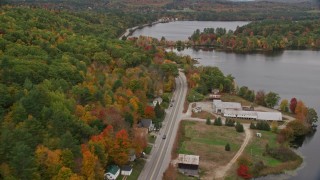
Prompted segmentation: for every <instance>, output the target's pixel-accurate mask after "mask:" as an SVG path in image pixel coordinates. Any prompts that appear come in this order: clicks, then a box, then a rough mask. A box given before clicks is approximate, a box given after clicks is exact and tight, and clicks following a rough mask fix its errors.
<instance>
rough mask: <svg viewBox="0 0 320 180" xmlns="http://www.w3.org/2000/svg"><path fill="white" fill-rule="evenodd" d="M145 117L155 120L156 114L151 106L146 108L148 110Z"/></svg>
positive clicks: (145, 111)
mask: <svg viewBox="0 0 320 180" xmlns="http://www.w3.org/2000/svg"><path fill="white" fill-rule="evenodd" d="M144 116H145V117H146V118H150V119H153V118H155V112H154V109H153V107H151V106H146V108H145V109H144Z"/></svg>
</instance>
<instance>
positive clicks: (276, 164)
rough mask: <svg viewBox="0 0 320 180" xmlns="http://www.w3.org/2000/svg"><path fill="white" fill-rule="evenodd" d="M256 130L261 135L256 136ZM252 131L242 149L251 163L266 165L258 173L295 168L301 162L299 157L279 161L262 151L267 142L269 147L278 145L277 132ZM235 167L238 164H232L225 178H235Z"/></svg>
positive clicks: (265, 173)
mask: <svg viewBox="0 0 320 180" xmlns="http://www.w3.org/2000/svg"><path fill="white" fill-rule="evenodd" d="M256 132H260V133H261V134H262V137H261V138H259V137H256V136H255V134H256ZM252 133H253V135H254V136H253V137H252V139H251V141H250V142H249V144H248V145H247V147H246V149H245V151H244V155H246V156H247V157H250V159H251V160H252V164H255V163H257V162H259V161H262V162H263V163H264V165H265V166H268V167H266V168H264V169H263V170H262V171H261V172H260V175H267V174H277V173H281V172H282V171H283V170H285V169H295V168H297V167H298V166H299V165H300V164H301V163H302V160H301V159H298V160H296V161H289V162H281V161H279V160H277V159H275V158H273V157H271V156H269V155H266V154H265V153H264V152H265V147H266V144H268V145H269V147H277V146H279V145H278V144H277V141H276V138H277V134H275V133H272V132H270V131H258V130H252ZM237 168H238V165H237V164H234V165H233V166H232V168H231V169H230V170H229V171H228V172H227V176H226V178H225V179H227V180H229V179H230V180H231V179H232V180H233V179H237V178H238V177H237V173H236V171H237Z"/></svg>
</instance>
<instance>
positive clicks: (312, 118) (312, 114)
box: [306, 108, 318, 124]
mask: <svg viewBox="0 0 320 180" xmlns="http://www.w3.org/2000/svg"><path fill="white" fill-rule="evenodd" d="M306 122H307V123H309V124H315V123H316V122H318V114H317V112H316V111H315V110H314V109H313V108H308V111H307V116H306Z"/></svg>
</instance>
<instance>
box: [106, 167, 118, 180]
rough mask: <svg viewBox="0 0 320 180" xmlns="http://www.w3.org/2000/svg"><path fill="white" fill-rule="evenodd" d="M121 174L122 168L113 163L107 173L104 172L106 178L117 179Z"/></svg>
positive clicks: (107, 179)
mask: <svg viewBox="0 0 320 180" xmlns="http://www.w3.org/2000/svg"><path fill="white" fill-rule="evenodd" d="M119 175H120V168H119V166H116V165H111V166H109V167H108V170H107V173H105V174H104V179H106V180H115V179H117V177H118V176H119Z"/></svg>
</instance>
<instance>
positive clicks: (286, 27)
mask: <svg viewBox="0 0 320 180" xmlns="http://www.w3.org/2000/svg"><path fill="white" fill-rule="evenodd" d="M189 40H190V44H191V45H193V46H206V47H214V48H216V49H218V50H224V51H233V52H240V53H248V52H249V53H250V52H271V51H277V50H285V49H320V21H319V20H301V21H287V20H263V21H256V22H252V23H249V24H248V25H245V26H242V27H237V29H236V30H235V31H234V32H233V31H231V30H229V31H228V32H227V30H226V29H224V28H216V29H214V28H205V29H204V30H203V31H202V32H200V30H199V29H198V30H196V31H195V32H194V33H193V34H192V35H191V37H190V38H189Z"/></svg>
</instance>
